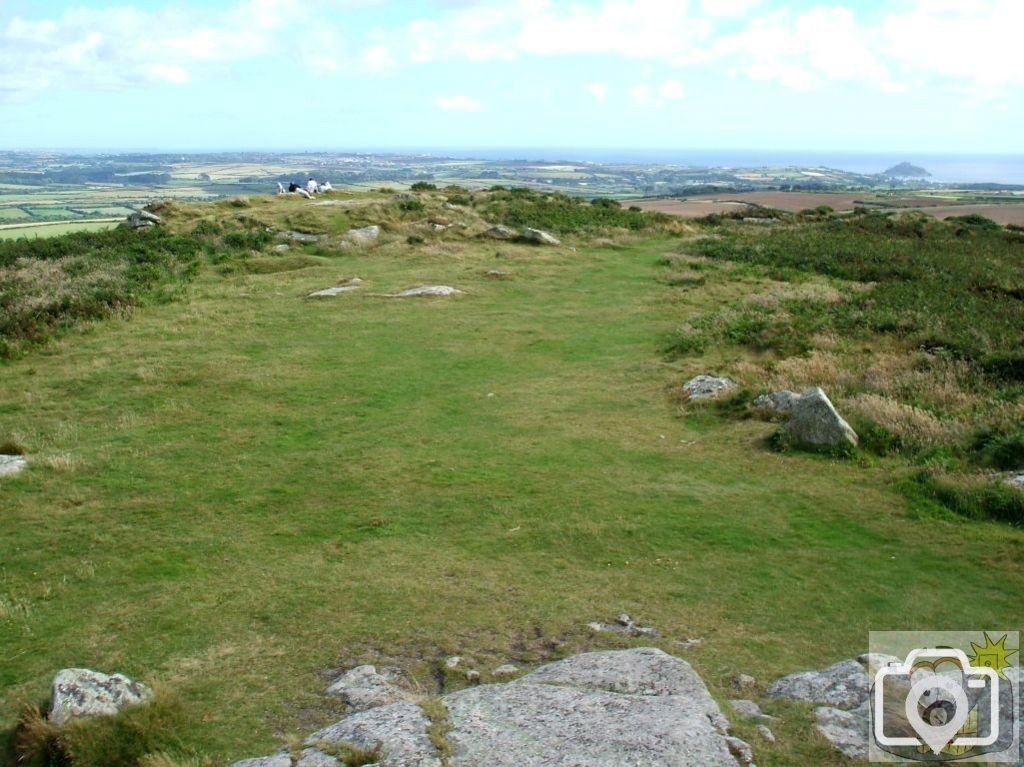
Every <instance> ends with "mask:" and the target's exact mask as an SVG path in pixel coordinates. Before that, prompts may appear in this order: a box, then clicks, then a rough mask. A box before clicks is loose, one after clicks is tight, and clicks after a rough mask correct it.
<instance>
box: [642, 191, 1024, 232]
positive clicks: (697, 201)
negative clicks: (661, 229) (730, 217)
mask: <svg viewBox="0 0 1024 767" xmlns="http://www.w3.org/2000/svg"><path fill="white" fill-rule="evenodd" d="M629 204H630V205H635V206H637V207H639V208H641V209H643V210H647V211H657V212H659V213H668V214H670V215H673V216H681V217H683V218H700V217H702V216H707V215H709V214H711V213H729V212H732V211H736V210H742V209H744V208H745V207H747V206H751V205H752V206H757V207H765V208H775V209H778V210H785V211H789V212H791V213H797V212H799V211H801V210H807V209H813V208H817V207H818V206H820V205H827V206H829V207H830V208H832V209H834V210H837V211H850V210H853V209H854V208H855V207H858V206H861V207H873V208H874V207H877V208H879V209H893V208H896V209H901V210H902V209H912V210H920V211H922V212H924V213H927V214H929V215H931V216H935V217H936V218H940V219H942V218H947V217H949V216H967V215H972V214H973V215H980V216H985V217H986V218H990V219H992V220H993V221H996V222H998V223H1000V224H1003V225H1006V224H1016V225H1018V226H1022V225H1024V198H1021V197H1020V196H1019V195H1005V201H1004V202H998V203H984V204H978V203H975V202H971V196H970V195H965V196H963V200H961V201H957V200H956V196H955V195H952V194H949V193H941V194H940V193H936V195H935V196H924V195H921V194H913V195H905V196H903V195H880V194H874V193H871V192H866V191H865V192H853V193H847V192H737V193H732V192H730V193H726V194H714V195H694V196H689V197H686V198H684V199H667V198H666V199H648V200H630V202H629Z"/></svg>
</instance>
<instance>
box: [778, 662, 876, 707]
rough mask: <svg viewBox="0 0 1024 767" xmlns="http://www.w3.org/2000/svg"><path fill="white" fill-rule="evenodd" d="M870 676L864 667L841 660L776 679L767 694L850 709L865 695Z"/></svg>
mask: <svg viewBox="0 0 1024 767" xmlns="http://www.w3.org/2000/svg"><path fill="white" fill-rule="evenodd" d="M870 687H871V683H870V679H869V677H868V674H867V671H865V670H864V666H863V665H861V664H860V663H859V662H857V661H855V660H852V659H851V660H844V661H840V662H839V663H836V664H834V665H832V666H829V667H828V668H824V669H820V670H818V671H800V672H798V673H796V674H790V675H789V676H784V677H782V679H777V680H776V681H774V682H772V683H771V684H770V685H769V686H768V691H767V692H768V696H769V697H772V698H785V699H786V700H802V701H807V702H809V703H824V704H825V705H827V706H832V707H834V708H841V709H844V710H850V709H853V708H856V707H857V706H859V705H860V704H862V703H863V702H864V701H866V700H867V698H868V691H869V689H870Z"/></svg>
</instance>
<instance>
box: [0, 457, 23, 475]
mask: <svg viewBox="0 0 1024 767" xmlns="http://www.w3.org/2000/svg"><path fill="white" fill-rule="evenodd" d="M26 466H28V462H27V461H26V460H25V459H24V458H23V457H22V456H20V455H0V477H6V476H10V475H12V474H17V473H19V472H21V471H24V470H25V467H26Z"/></svg>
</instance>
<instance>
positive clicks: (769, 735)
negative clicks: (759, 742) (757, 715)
mask: <svg viewBox="0 0 1024 767" xmlns="http://www.w3.org/2000/svg"><path fill="white" fill-rule="evenodd" d="M757 734H758V735H760V736H761V737H762V738H764V739H765V740H767V741H768V742H769V743H774V742H775V733H774V732H772V731H771V730H770V729H769V728H768V726H767V725H763V724H759V725H757Z"/></svg>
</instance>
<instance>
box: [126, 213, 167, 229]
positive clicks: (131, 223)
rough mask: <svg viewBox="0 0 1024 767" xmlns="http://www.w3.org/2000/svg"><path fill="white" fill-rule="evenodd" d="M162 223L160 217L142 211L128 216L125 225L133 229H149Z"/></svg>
mask: <svg viewBox="0 0 1024 767" xmlns="http://www.w3.org/2000/svg"><path fill="white" fill-rule="evenodd" d="M161 221H162V219H161V218H160V216H158V215H156V214H155V213H150V212H149V211H148V210H140V211H138V212H137V213H132V214H131V215H130V216H128V220H127V221H126V222H125V223H126V224H127V226H128V227H129V228H131V229H146V228H147V227H150V226H156V225H157V224H160V223H161Z"/></svg>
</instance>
